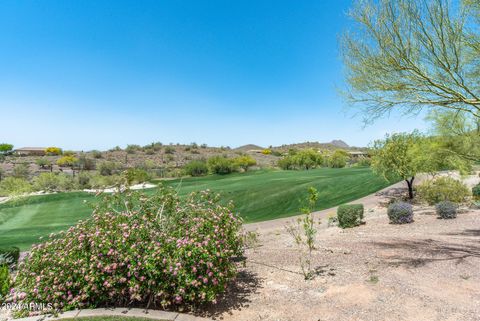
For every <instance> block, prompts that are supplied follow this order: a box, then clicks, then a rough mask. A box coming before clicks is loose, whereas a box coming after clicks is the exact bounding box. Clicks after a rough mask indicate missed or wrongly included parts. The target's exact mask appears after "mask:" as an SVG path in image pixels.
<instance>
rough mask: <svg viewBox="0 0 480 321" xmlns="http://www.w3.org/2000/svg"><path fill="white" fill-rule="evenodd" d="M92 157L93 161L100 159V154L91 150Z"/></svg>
mask: <svg viewBox="0 0 480 321" xmlns="http://www.w3.org/2000/svg"><path fill="white" fill-rule="evenodd" d="M91 153H92V157H93V158H95V159H100V158H102V157H103V156H102V152H101V151H99V150H92V152H91Z"/></svg>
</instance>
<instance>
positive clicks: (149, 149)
mask: <svg viewBox="0 0 480 321" xmlns="http://www.w3.org/2000/svg"><path fill="white" fill-rule="evenodd" d="M144 151H145V154H147V155H155V150H154V149H153V148H145V149H144Z"/></svg>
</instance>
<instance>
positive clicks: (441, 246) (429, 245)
mask: <svg viewBox="0 0 480 321" xmlns="http://www.w3.org/2000/svg"><path fill="white" fill-rule="evenodd" d="M464 233H466V234H455V235H465V236H467V235H468V236H471V235H472V234H473V236H480V234H479V233H480V232H479V231H478V230H465V232H464ZM373 245H375V246H376V247H380V248H382V249H386V250H392V254H391V255H388V254H387V255H383V256H382V257H381V258H382V260H383V261H384V262H385V263H387V264H388V265H390V266H406V267H414V268H415V267H420V266H424V265H426V264H430V263H435V262H442V261H454V262H455V264H460V263H462V262H463V261H464V260H465V259H468V258H479V259H480V243H479V244H478V245H477V244H472V243H470V244H459V243H449V242H442V241H437V240H432V239H426V240H420V241H409V240H398V241H397V240H395V241H391V242H374V243H373Z"/></svg>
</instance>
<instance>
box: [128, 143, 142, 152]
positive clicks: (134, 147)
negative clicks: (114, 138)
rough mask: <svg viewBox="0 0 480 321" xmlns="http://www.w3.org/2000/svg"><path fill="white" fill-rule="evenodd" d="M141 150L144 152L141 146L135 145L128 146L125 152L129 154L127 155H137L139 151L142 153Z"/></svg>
mask: <svg viewBox="0 0 480 321" xmlns="http://www.w3.org/2000/svg"><path fill="white" fill-rule="evenodd" d="M140 150H142V147H141V146H140V145H135V144H130V145H127V147H126V148H125V151H126V152H127V154H135V153H136V152H137V151H140Z"/></svg>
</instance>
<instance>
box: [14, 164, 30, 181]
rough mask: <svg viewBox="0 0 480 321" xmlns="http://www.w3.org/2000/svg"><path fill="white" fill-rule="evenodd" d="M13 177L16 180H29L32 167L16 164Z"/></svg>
mask: <svg viewBox="0 0 480 321" xmlns="http://www.w3.org/2000/svg"><path fill="white" fill-rule="evenodd" d="M12 176H13V177H15V178H23V179H28V177H29V176H30V166H29V165H28V164H24V163H22V164H16V165H15V167H14V168H13V171H12Z"/></svg>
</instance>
